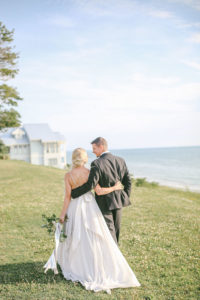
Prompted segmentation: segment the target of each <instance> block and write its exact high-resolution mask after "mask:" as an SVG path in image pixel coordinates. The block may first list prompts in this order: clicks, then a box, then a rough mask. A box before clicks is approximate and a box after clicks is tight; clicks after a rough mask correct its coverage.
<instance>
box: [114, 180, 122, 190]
mask: <svg viewBox="0 0 200 300" xmlns="http://www.w3.org/2000/svg"><path fill="white" fill-rule="evenodd" d="M114 189H115V191H116V190H123V186H122V184H121V182H120V181H117V183H116V184H115V185H114Z"/></svg>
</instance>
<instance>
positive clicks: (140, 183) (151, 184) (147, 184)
mask: <svg viewBox="0 0 200 300" xmlns="http://www.w3.org/2000/svg"><path fill="white" fill-rule="evenodd" d="M135 185H136V186H145V187H157V186H159V184H158V183H157V182H155V181H152V182H148V181H147V180H146V178H145V177H144V178H136V179H135Z"/></svg>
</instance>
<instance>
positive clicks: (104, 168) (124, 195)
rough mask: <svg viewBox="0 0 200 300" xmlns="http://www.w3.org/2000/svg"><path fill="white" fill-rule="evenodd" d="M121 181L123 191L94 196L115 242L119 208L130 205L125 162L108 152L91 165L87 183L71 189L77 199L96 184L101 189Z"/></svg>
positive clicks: (118, 223) (129, 186)
mask: <svg viewBox="0 0 200 300" xmlns="http://www.w3.org/2000/svg"><path fill="white" fill-rule="evenodd" d="M117 181H121V183H122V184H123V185H124V190H117V191H114V192H112V193H110V194H107V195H101V196H98V195H97V194H95V198H96V201H97V204H98V206H99V208H100V210H101V212H102V214H103V216H104V218H105V221H106V223H107V225H108V228H109V230H110V232H111V234H112V236H113V238H114V240H115V241H116V242H117V241H118V240H119V231H120V221H121V208H122V207H124V206H128V205H130V204H131V203H130V200H129V196H130V193H131V178H130V175H129V172H128V169H127V166H126V163H125V161H124V160H123V159H122V158H121V157H118V156H114V155H112V154H111V153H110V152H106V153H103V154H102V155H101V156H100V157H99V158H98V159H96V160H94V161H93V162H92V163H91V169H90V174H89V178H88V181H87V182H86V183H85V184H83V185H82V186H80V187H78V188H76V189H73V190H72V192H71V195H72V197H73V198H77V197H79V196H81V195H83V194H85V193H87V192H88V191H90V190H91V189H92V188H94V187H95V186H96V185H97V184H99V185H100V186H101V187H110V186H113V185H115V183H116V182H117Z"/></svg>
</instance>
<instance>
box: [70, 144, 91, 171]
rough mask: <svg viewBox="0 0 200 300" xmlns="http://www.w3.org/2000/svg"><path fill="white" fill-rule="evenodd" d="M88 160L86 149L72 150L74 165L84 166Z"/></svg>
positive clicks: (75, 166)
mask: <svg viewBox="0 0 200 300" xmlns="http://www.w3.org/2000/svg"><path fill="white" fill-rule="evenodd" d="M87 161H88V155H87V152H86V151H85V149H83V148H76V149H75V150H74V151H73V152H72V167H73V168H77V167H81V166H83V165H84V164H85V163H86V162H87Z"/></svg>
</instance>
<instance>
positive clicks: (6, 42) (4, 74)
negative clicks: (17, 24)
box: [0, 22, 22, 130]
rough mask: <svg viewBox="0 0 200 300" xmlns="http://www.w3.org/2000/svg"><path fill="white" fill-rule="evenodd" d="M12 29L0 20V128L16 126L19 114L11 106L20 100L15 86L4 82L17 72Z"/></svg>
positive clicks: (17, 56) (18, 121)
mask: <svg viewBox="0 0 200 300" xmlns="http://www.w3.org/2000/svg"><path fill="white" fill-rule="evenodd" d="M13 34H14V30H11V31H9V30H8V29H7V28H6V27H5V25H3V23H2V22H0V81H1V82H0V130H1V129H3V128H6V127H18V126H19V125H20V114H19V113H18V112H17V111H16V110H15V109H14V108H13V106H14V107H16V106H17V105H18V101H20V100H22V98H21V97H20V96H19V93H18V92H17V90H16V88H14V87H11V86H8V85H7V84H6V83H5V82H6V81H7V80H9V79H12V78H14V77H15V75H16V74H17V73H18V69H17V68H16V64H17V62H16V60H17V59H18V58H19V55H18V53H16V52H14V51H13V48H14V47H13V46H11V45H10V43H11V42H12V41H13Z"/></svg>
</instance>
